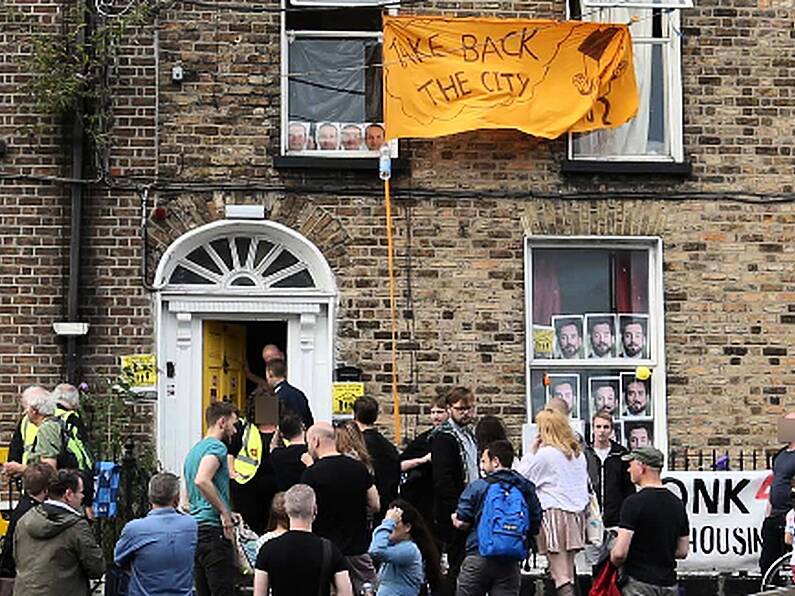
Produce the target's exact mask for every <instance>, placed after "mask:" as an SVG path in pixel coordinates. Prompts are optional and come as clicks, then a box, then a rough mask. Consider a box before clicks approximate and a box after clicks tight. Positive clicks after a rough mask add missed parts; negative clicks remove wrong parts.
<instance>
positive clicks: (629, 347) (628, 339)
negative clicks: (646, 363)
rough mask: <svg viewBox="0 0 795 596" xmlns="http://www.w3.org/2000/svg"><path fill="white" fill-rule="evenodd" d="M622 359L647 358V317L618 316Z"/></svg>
mask: <svg viewBox="0 0 795 596" xmlns="http://www.w3.org/2000/svg"><path fill="white" fill-rule="evenodd" d="M618 329H619V334H620V338H621V357H622V358H648V357H649V316H648V315H618Z"/></svg>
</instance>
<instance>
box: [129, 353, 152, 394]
mask: <svg viewBox="0 0 795 596" xmlns="http://www.w3.org/2000/svg"><path fill="white" fill-rule="evenodd" d="M121 369H122V372H123V373H124V374H125V375H127V376H128V377H129V378H131V379H132V381H133V382H132V386H131V389H136V388H141V387H146V388H151V387H154V386H155V385H157V361H156V359H155V355H154V354H135V355H130V356H122V357H121Z"/></svg>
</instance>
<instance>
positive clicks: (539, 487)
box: [517, 408, 589, 596]
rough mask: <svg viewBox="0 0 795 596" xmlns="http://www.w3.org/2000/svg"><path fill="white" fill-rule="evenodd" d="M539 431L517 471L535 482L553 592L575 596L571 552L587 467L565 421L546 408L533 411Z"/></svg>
mask: <svg viewBox="0 0 795 596" xmlns="http://www.w3.org/2000/svg"><path fill="white" fill-rule="evenodd" d="M536 425H537V427H538V435H537V436H536V438H535V440H534V441H533V444H532V445H531V447H530V452H529V453H527V454H526V455H525V456H524V457H523V458H522V461H521V462H520V463H519V465H518V466H517V469H518V471H519V472H521V473H522V474H523V475H524V476H526V477H527V478H528V479H529V480H530V481H532V482H533V484H535V486H536V493H537V494H538V499H539V501H541V508H542V509H543V510H544V517H543V519H542V521H541V531H540V532H539V533H538V550H539V552H540V553H542V554H545V555H546V556H547V559H548V560H549V571H550V574H551V575H552V579H553V581H554V582H555V590H556V593H557V594H558V596H574V594H575V588H574V584H575V581H576V575H575V569H574V555H575V554H576V553H577V551H579V550H582V549H583V548H584V547H585V523H586V509H587V507H588V502H589V494H588V468H587V465H586V462H585V456H584V455H583V453H582V447H581V446H580V442H579V441H578V440H577V438H576V437H575V436H574V432H573V431H572V429H571V426H570V425H569V419H568V418H567V417H566V416H564V415H563V414H562V413H560V412H558V411H555V410H552V409H550V408H545V409H544V410H542V411H541V412H539V413H538V414H537V415H536Z"/></svg>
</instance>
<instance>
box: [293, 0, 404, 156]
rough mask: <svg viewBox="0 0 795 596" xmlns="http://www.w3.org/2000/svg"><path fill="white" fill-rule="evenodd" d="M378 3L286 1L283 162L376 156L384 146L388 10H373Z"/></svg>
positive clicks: (360, 1)
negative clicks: (384, 53)
mask: <svg viewBox="0 0 795 596" xmlns="http://www.w3.org/2000/svg"><path fill="white" fill-rule="evenodd" d="M376 4H377V2H374V1H368V0H358V1H357V2H355V3H354V2H351V1H346V0H334V1H333V2H330V1H329V0H293V1H292V2H286V4H285V7H286V8H288V9H292V10H288V11H287V12H286V13H285V14H284V17H283V19H282V23H283V37H282V48H283V50H282V75H283V76H282V135H281V137H282V139H281V141H282V155H311V156H315V157H371V156H374V155H376V154H377V152H378V151H379V150H380V148H381V146H382V145H383V144H384V142H385V139H384V125H383V109H382V106H383V98H382V93H383V88H382V69H381V62H382V56H381V44H382V33H381V11H380V8H379V7H377V6H368V5H376ZM363 5H364V6H363ZM334 6H339V10H336V9H334V8H333V7H334ZM301 7H306V10H300V8H301ZM296 9H299V10H296ZM396 147H397V145H396V144H395V145H394V147H393V151H392V152H393V155H394V156H396Z"/></svg>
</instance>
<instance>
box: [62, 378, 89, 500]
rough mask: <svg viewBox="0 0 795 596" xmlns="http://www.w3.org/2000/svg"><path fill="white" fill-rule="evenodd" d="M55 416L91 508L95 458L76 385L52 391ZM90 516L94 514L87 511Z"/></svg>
mask: <svg viewBox="0 0 795 596" xmlns="http://www.w3.org/2000/svg"><path fill="white" fill-rule="evenodd" d="M52 396H53V398H54V399H55V404H56V408H55V416H56V418H59V419H60V420H61V421H63V427H64V431H65V434H66V450H67V451H68V452H69V453H70V457H72V458H73V459H74V461H76V464H77V469H78V470H80V475H81V476H82V478H83V505H84V506H85V507H86V508H90V507H91V504H92V503H93V501H94V457H93V455H92V454H91V448H90V440H89V436H88V429H87V428H86V425H85V423H84V422H83V419H82V417H81V416H80V391H79V390H78V389H77V387H75V386H74V385H70V384H69V383H61V384H60V385H58V386H56V387H55V389H53V390H52ZM87 513H88V514H89V516H91V514H92V513H93V511H91V510H87Z"/></svg>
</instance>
